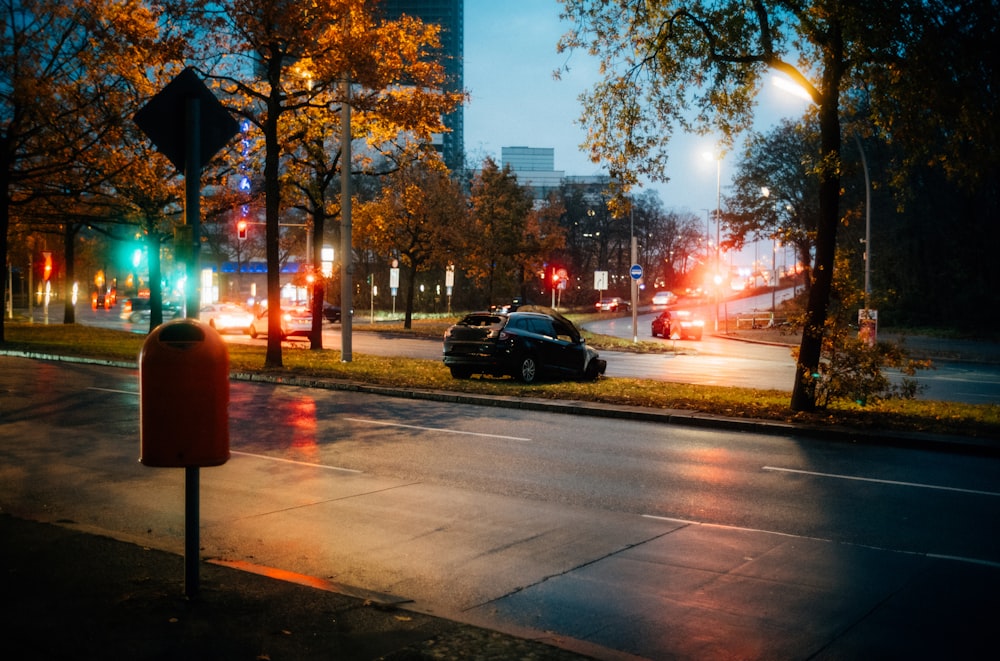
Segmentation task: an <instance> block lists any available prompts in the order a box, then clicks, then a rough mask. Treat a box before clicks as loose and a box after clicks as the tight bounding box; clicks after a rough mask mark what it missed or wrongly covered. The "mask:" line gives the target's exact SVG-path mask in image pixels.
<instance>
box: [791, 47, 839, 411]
mask: <svg viewBox="0 0 1000 661" xmlns="http://www.w3.org/2000/svg"><path fill="white" fill-rule="evenodd" d="M832 50H833V51H834V53H836V55H832V56H831V57H830V59H831V60H833V61H832V62H829V61H828V62H827V63H826V67H825V68H824V71H825V72H826V74H825V75H824V78H825V79H826V80H824V83H825V84H824V89H825V90H826V94H825V96H824V99H823V102H822V104H821V105H820V107H819V121H820V141H821V146H820V161H821V163H823V167H822V169H821V171H820V184H819V222H818V223H817V226H818V227H817V232H816V263H815V266H814V267H813V269H812V273H811V277H812V287H811V288H810V289H809V299H808V303H807V306H806V314H805V326H804V327H803V329H802V343H801V344H800V345H799V357H798V362H797V364H796V372H795V383H794V384H793V388H792V400H791V409H792V410H793V411H814V410H816V383H817V380H818V378H819V362H820V357H821V355H822V351H823V329H824V326H825V324H826V316H827V308H828V306H829V302H830V292H831V291H832V289H833V265H834V256H835V254H836V248H837V225H838V223H839V221H840V204H839V203H840V118H839V116H838V108H839V107H840V103H839V80H840V71H841V67H842V64H841V59H840V57H839V49H836V48H834V49H832Z"/></svg>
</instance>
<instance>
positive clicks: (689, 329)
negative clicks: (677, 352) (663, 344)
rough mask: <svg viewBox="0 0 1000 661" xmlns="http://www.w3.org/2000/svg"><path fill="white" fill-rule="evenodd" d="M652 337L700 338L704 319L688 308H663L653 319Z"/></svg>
mask: <svg viewBox="0 0 1000 661" xmlns="http://www.w3.org/2000/svg"><path fill="white" fill-rule="evenodd" d="M652 326H653V329H652V330H653V337H657V336H659V337H665V338H676V339H679V340H700V339H701V336H702V333H703V332H704V330H705V320H704V319H702V318H701V317H698V316H695V314H694V313H693V312H691V311H690V310H664V311H663V312H661V313H660V315H659V316H658V317H656V318H655V319H653V324H652Z"/></svg>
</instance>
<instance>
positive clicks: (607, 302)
mask: <svg viewBox="0 0 1000 661" xmlns="http://www.w3.org/2000/svg"><path fill="white" fill-rule="evenodd" d="M596 307H597V311H598V312H618V310H619V309H620V308H624V309H625V310H629V309H631V304H630V303H629V302H628V301H625V300H622V299H621V298H620V297H618V296H612V297H611V298H602V299H601V300H600V301H598V302H597V305H596Z"/></svg>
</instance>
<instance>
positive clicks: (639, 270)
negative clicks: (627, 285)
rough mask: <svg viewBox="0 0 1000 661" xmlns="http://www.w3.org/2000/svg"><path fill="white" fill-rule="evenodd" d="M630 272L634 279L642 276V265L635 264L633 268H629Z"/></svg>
mask: <svg viewBox="0 0 1000 661" xmlns="http://www.w3.org/2000/svg"><path fill="white" fill-rule="evenodd" d="M628 274H629V275H630V276H632V279H633V280H638V279H639V278H641V277H642V267H641V266H639V265H638V264H633V265H632V268H630V269H629V271H628Z"/></svg>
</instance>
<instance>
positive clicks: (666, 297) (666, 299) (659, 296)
mask: <svg viewBox="0 0 1000 661" xmlns="http://www.w3.org/2000/svg"><path fill="white" fill-rule="evenodd" d="M676 302H677V294H675V293H674V292H672V291H670V290H668V289H661V290H660V291H658V292H656V293H655V294H653V305H655V306H657V307H662V306H665V305H673V304H674V303H676Z"/></svg>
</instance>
